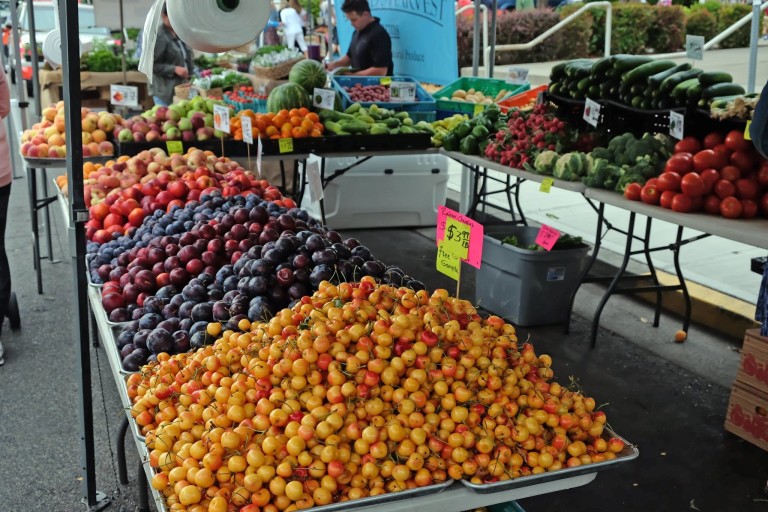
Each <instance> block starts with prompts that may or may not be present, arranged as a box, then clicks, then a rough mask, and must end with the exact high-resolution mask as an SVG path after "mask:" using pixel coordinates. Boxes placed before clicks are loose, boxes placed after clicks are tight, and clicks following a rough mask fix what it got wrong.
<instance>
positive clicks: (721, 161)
mask: <svg viewBox="0 0 768 512" xmlns="http://www.w3.org/2000/svg"><path fill="white" fill-rule="evenodd" d="M727 163H728V161H727V159H726V157H725V155H724V154H722V153H717V152H715V151H714V150H712V149H704V150H702V151H699V152H698V153H696V154H695V155H694V157H693V169H694V170H695V171H697V172H701V171H703V170H704V169H722V168H723V167H725V165H726V164H727Z"/></svg>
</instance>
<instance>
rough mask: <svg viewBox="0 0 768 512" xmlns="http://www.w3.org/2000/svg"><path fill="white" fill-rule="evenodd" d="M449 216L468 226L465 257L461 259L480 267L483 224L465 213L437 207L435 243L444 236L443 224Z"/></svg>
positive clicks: (438, 242) (444, 224)
mask: <svg viewBox="0 0 768 512" xmlns="http://www.w3.org/2000/svg"><path fill="white" fill-rule="evenodd" d="M449 218H450V219H454V220H456V221H458V222H461V223H463V224H466V225H468V226H469V242H468V247H467V249H468V251H467V258H466V259H464V260H462V261H466V262H467V263H469V264H470V265H472V266H473V267H475V268H480V261H481V259H482V256H483V225H482V224H480V223H479V222H477V221H475V220H472V219H470V218H469V217H467V216H466V215H462V214H460V213H459V212H456V211H453V210H451V209H450V208H446V207H445V206H440V207H438V209H437V245H439V244H440V242H441V241H442V240H443V239H444V238H445V226H446V223H447V222H448V219H449Z"/></svg>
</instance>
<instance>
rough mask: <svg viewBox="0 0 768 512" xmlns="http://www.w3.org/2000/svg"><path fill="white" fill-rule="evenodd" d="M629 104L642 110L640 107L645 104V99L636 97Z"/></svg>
mask: <svg viewBox="0 0 768 512" xmlns="http://www.w3.org/2000/svg"><path fill="white" fill-rule="evenodd" d="M629 104H630V105H632V108H640V105H642V104H643V97H642V96H635V97H634V98H632V101H630V103H629Z"/></svg>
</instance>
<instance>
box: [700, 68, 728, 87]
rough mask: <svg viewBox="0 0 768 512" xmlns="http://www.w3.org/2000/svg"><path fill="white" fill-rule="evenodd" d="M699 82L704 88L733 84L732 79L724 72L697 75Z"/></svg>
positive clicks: (707, 72)
mask: <svg viewBox="0 0 768 512" xmlns="http://www.w3.org/2000/svg"><path fill="white" fill-rule="evenodd" d="M699 82H701V85H703V86H704V87H708V86H710V85H715V84H723V83H730V82H733V77H732V76H731V75H730V74H728V73H726V72H724V71H705V72H703V73H702V74H700V75H699Z"/></svg>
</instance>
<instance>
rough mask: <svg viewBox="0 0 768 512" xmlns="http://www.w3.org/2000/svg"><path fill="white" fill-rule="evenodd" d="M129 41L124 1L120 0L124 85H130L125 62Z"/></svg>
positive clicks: (121, 54)
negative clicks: (126, 47)
mask: <svg viewBox="0 0 768 512" xmlns="http://www.w3.org/2000/svg"><path fill="white" fill-rule="evenodd" d="M127 43H128V40H127V39H126V38H125V15H124V14H123V0H120V50H121V51H120V56H121V59H122V66H123V85H128V63H127V62H126V60H125V45H126V44H127Z"/></svg>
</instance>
